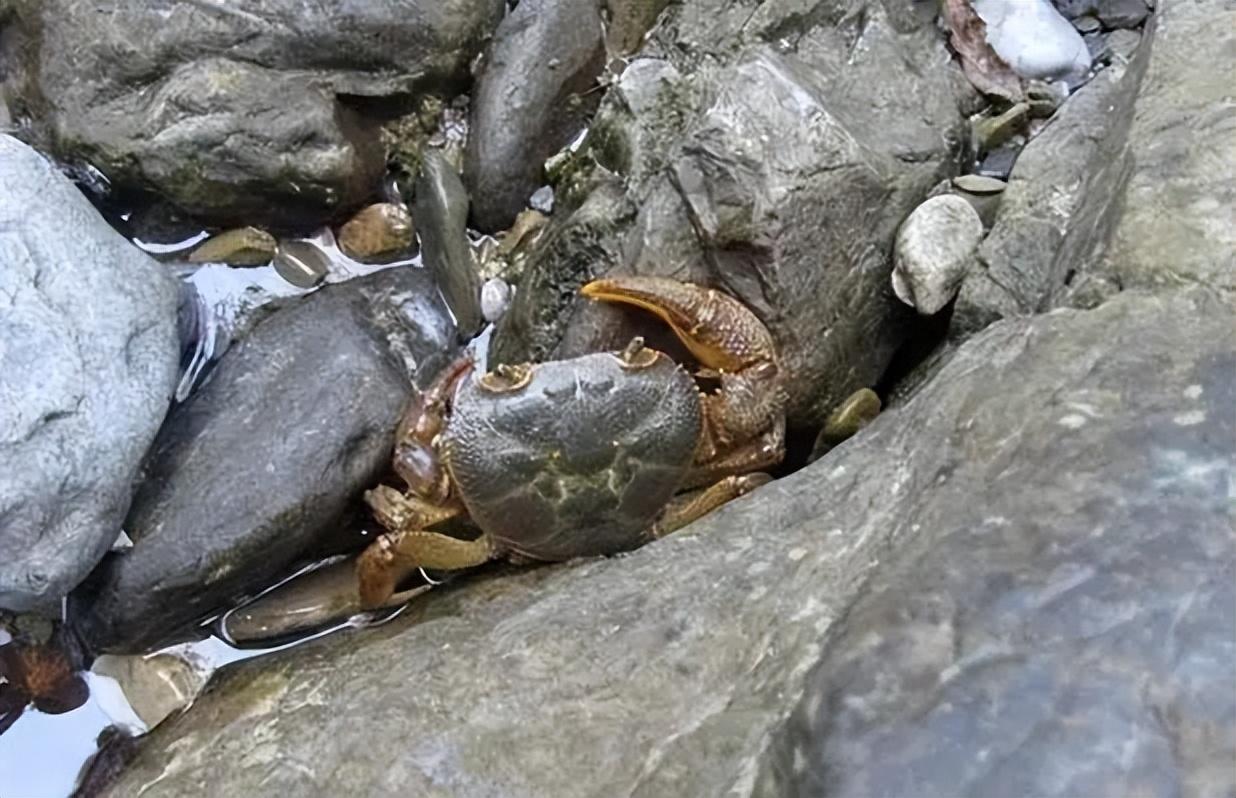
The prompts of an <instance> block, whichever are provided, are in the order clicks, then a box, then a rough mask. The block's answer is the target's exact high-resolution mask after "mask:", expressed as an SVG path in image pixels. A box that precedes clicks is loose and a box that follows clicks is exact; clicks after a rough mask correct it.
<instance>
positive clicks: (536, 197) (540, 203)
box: [528, 186, 554, 214]
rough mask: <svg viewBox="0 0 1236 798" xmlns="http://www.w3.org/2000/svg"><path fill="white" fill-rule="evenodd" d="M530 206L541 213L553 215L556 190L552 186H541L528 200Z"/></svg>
mask: <svg viewBox="0 0 1236 798" xmlns="http://www.w3.org/2000/svg"><path fill="white" fill-rule="evenodd" d="M528 206H529V207H531V208H532V209H533V210H537V211H540V212H541V213H545V214H549V213H553V212H554V189H553V188H552V187H550V186H541V187H540V188H538V189H537V190H536V191H534V192H532V196H531V197H530V198H529V199H528Z"/></svg>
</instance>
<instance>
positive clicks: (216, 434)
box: [70, 267, 454, 653]
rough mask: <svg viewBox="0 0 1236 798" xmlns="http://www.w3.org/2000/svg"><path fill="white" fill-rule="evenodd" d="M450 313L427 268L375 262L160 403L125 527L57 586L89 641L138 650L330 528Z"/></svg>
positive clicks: (325, 538) (381, 454) (436, 355)
mask: <svg viewBox="0 0 1236 798" xmlns="http://www.w3.org/2000/svg"><path fill="white" fill-rule="evenodd" d="M453 336H454V329H453V328H452V326H451V324H450V322H449V320H448V318H447V316H446V310H445V308H444V307H443V305H442V303H441V301H440V299H439V298H438V296H437V292H436V291H434V290H433V288H432V282H431V279H430V276H429V274H428V273H427V272H426V271H422V270H420V269H417V268H414V267H396V268H393V269H387V270H384V271H381V272H378V273H377V274H374V275H372V276H370V277H364V278H359V279H356V280H352V281H349V282H347V283H343V284H340V285H334V286H328V287H326V288H323V289H321V290H319V291H318V292H316V293H315V294H312V295H310V296H309V297H306V298H304V299H300V300H297V301H293V302H292V303H291V304H289V305H287V306H285V307H283V308H282V309H279V310H278V311H276V312H273V313H270V314H269V315H267V316H265V317H264V318H263V319H261V320H260V321H258V322H257V323H256V324H255V325H254V327H253V328H252V329H251V330H250V332H249V333H248V335H247V336H246V337H245V338H243V339H241V340H240V341H239V342H237V343H236V344H234V345H233V346H232V348H231V349H229V350H228V352H227V354H225V355H224V357H223V358H222V359H221V360H220V361H219V363H218V364H217V365H216V366H215V369H214V371H213V372H212V374H211V377H210V379H209V380H208V381H207V382H206V383H205V384H204V385H202V386H201V387H200V388H198V389H197V391H196V392H195V393H194V394H193V395H191V396H190V397H189V399H188V401H186V402H185V403H184V404H181V405H179V406H177V407H176V408H175V410H173V412H172V413H171V415H170V416H169V417H168V420H167V422H166V423H165V424H164V426H163V429H162V430H161V431H160V433H159V437H158V439H157V440H156V442H155V444H154V447H153V448H152V451H151V455H150V459H149V463H148V465H147V468H146V477H145V480H144V481H143V482H142V483H141V485H140V487H139V489H138V492H137V496H136V497H135V499H134V502H133V507H132V509H131V510H130V512H129V517H128V519H127V520H126V521H125V529H126V530H127V531H128V533H129V535H130V537H132V538H133V541H134V545H133V548H132V549H131V550H129V551H128V552H127V553H125V554H121V555H111V556H109V557H108V558H107V559H106V560H105V561H104V562H103V564H102V565H101V566H100V568H99V569H98V571H97V572H96V573H95V574H94V575H93V576H92V578H91V579H90V581H89V582H88V583H87V584H86V585H83V587H82V588H81V589H79V590H78V591H77V592H76V593H75V595H74V596H73V599H72V601H71V606H70V612H71V614H72V616H73V617H74V619H75V621H76V623H77V626H78V628H79V631H80V633H81V634H82V637H83V639H84V640H85V641H86V642H87V643H88V644H89V645H90V646H91V647H92V648H93V649H94V650H95V651H102V652H109V653H139V652H141V651H143V650H147V649H150V648H153V647H156V646H157V645H159V644H160V643H165V642H170V641H171V640H173V639H175V638H177V637H178V636H179V637H182V638H183V636H184V635H185V633H186V630H187V629H189V628H190V627H192V626H193V625H194V624H195V623H197V622H198V621H200V620H202V619H204V618H206V617H208V616H210V615H212V614H213V613H215V612H218V611H219V610H220V609H222V608H224V607H226V606H227V605H228V604H229V603H231V602H234V601H236V600H238V599H240V598H241V597H243V596H245V595H253V594H254V593H256V592H257V591H258V590H260V589H262V588H264V587H267V586H269V585H270V584H272V583H273V582H274V581H275V580H276V579H278V578H279V577H280V576H283V575H286V573H287V572H288V571H289V570H290V569H291V568H292V566H293V565H294V563H295V562H296V561H297V560H298V559H299V558H304V557H307V556H310V554H311V553H312V551H313V550H314V548H315V547H329V546H330V545H332V541H333V542H334V544H338V543H339V542H340V540H341V539H342V538H343V537H344V532H345V531H346V525H345V524H344V521H345V518H346V516H347V515H348V514H349V513H350V512H352V511H353V510H355V509H358V508H359V500H358V499H359V494H360V493H361V491H363V490H364V489H365V488H367V487H371V486H372V485H374V484H376V483H377V481H378V479H379V477H380V476H381V474H382V472H383V471H384V470H385V468H386V467H387V465H388V461H389V457H390V451H391V446H392V441H393V436H394V429H395V424H396V422H397V420H398V418H399V415H400V412H401V411H402V409H403V406H404V403H405V402H406V401H407V399H408V397H409V393H410V391H411V383H410V381H409V376H408V375H409V374H413V373H415V374H417V375H418V377H417V379H418V380H419V379H424V375H426V374H432V373H433V372H434V371H435V369H437V368H439V367H440V366H441V365H442V363H443V361H444V359H445V358H447V357H449V356H450V354H451V349H452V342H453Z"/></svg>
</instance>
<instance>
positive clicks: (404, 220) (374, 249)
mask: <svg viewBox="0 0 1236 798" xmlns="http://www.w3.org/2000/svg"><path fill="white" fill-rule="evenodd" d="M414 236H415V228H414V227H413V225H412V215H411V214H410V213H408V209H407V208H405V207H404V206H403V205H396V204H395V203H393V202H379V203H376V204H374V205H370V206H368V207H366V208H362V209H361V210H360V211H358V212H357V214H356V215H355V216H353V217H352V218H351V219H349V220H348V221H347V223H346V224H344V225H343V227H341V228H339V237H338V241H339V249H341V250H342V251H343V254H345V255H347V256H348V257H349V258H351V259H352V260H357V261H361V262H362V263H372V262H374V261H383V260H393V259H394V258H396V257H397V256H399V255H403V254H406V253H408V251H409V250H411V249H412V243H413V240H414Z"/></svg>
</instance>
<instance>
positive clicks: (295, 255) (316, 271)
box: [274, 241, 330, 288]
mask: <svg viewBox="0 0 1236 798" xmlns="http://www.w3.org/2000/svg"><path fill="white" fill-rule="evenodd" d="M274 266H275V271H276V272H278V273H279V276H280V277H282V278H283V279H285V280H287V281H288V282H289V283H291V284H292V285H294V286H296V287H297V288H313V287H314V286H316V285H317V284H318V283H320V282H322V280H324V279H325V278H326V273H327V272H328V271H330V256H329V255H327V254H326V253H325V252H323V251H322V250H321V249H319V248H318V247H317V246H316V245H314V244H312V243H310V242H308V241H281V242H279V249H278V251H276V252H275V260H274Z"/></svg>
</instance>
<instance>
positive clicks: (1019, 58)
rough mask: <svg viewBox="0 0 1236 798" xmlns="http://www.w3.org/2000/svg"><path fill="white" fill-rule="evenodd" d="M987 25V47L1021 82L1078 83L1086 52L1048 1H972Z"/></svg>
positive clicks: (1086, 69)
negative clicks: (1023, 79) (1026, 80)
mask: <svg viewBox="0 0 1236 798" xmlns="http://www.w3.org/2000/svg"><path fill="white" fill-rule="evenodd" d="M971 5H973V7H974V10H975V12H977V13H978V15H979V16H980V17H982V19H983V22H985V23H987V43H988V44H990V45H991V47H992V49H993V50H995V51H996V53H997V54H998V55H999V56H1000V57H1001V58H1003V59H1004V60H1005V61H1007V62H1008V64H1009V66H1011V67H1012V68H1013V71H1014V72H1016V73H1017V74H1018V75H1021V76H1022V77H1023V78H1037V79H1040V80H1063V81H1065V82H1067V83H1068V84H1069V85H1070V86H1076V85H1077V84H1079V83H1081V82H1082V81H1083V80H1084V79H1085V77H1086V75H1087V74H1088V73H1089V72H1090V51H1089V50H1088V49H1087V48H1086V42H1085V40H1084V39H1082V37H1081V34H1080V33H1078V32H1077V29H1076V28H1074V27H1073V26H1072V24H1070V23H1069V21H1068V20H1067V19H1065V18H1064V17H1062V16H1061V15H1060V12H1058V11H1056V9H1055V7H1054V6H1053V5H1052V4H1051V2H1050V0H972V3H971Z"/></svg>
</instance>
